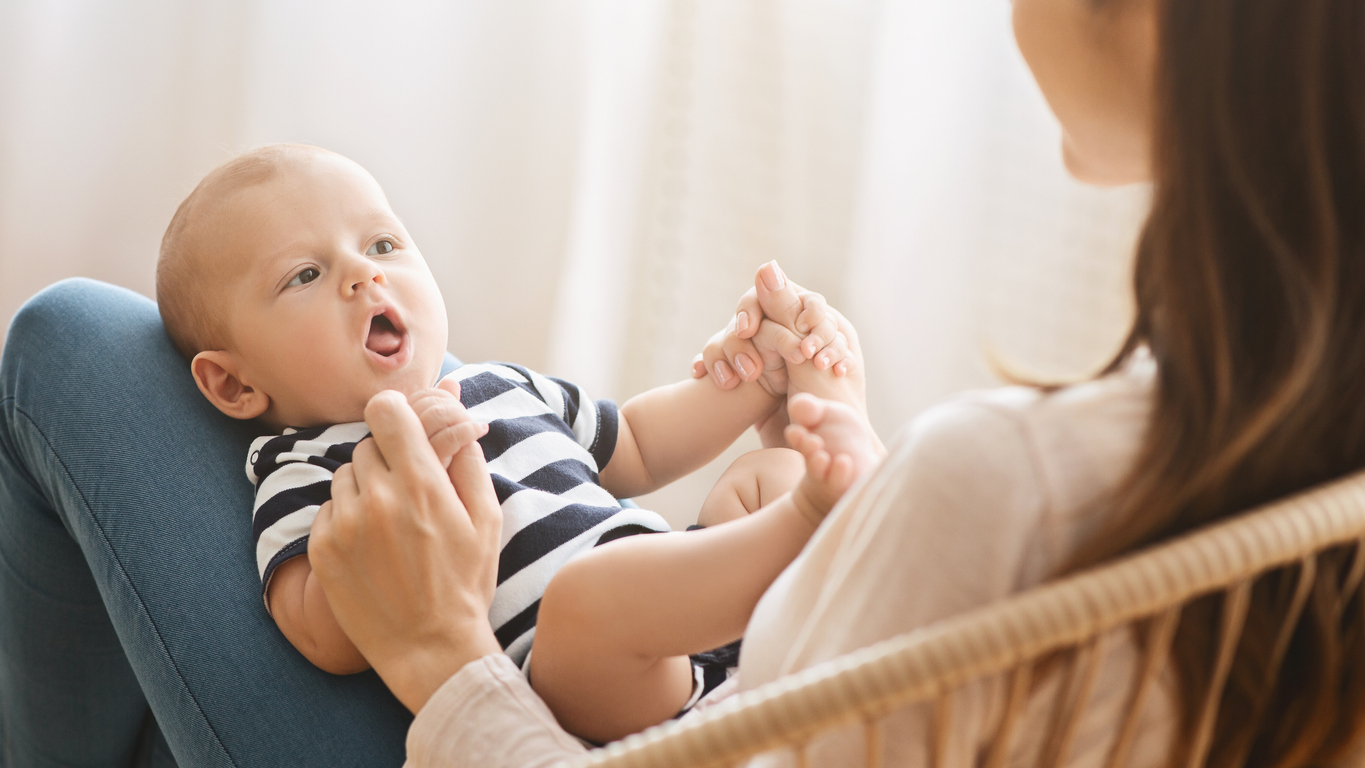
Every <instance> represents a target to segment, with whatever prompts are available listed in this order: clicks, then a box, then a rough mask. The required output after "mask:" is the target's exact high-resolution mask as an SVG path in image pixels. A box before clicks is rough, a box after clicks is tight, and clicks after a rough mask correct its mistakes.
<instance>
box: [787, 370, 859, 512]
mask: <svg viewBox="0 0 1365 768" xmlns="http://www.w3.org/2000/svg"><path fill="white" fill-rule="evenodd" d="M787 411H788V415H789V416H790V417H791V422H792V423H791V425H790V426H788V427H787V431H786V438H787V444H788V445H790V446H791V447H792V448H793V449H795V450H797V451H799V452H800V453H801V455H802V456H804V457H805V459H806V474H805V476H804V477H803V478H801V482H800V483H799V484H798V485H797V487H796V490H795V491H793V494H792V496H793V499H794V500H795V501H796V502H797V505H798V506H800V507H801V508H802V511H803V512H805V513H806V514H807V516H808V517H810V518H811V519H812V522H815V523H817V524H818V522H819V521H820V520H823V519H824V517H825V515H827V514H829V511H830V510H831V509H833V508H834V505H835V503H837V502H838V501H839V497H841V496H843V495H844V492H846V491H847V490H848V489H849V486H851V485H853V483H854V482H855V481H856V480H857V479H858V478H860V477H862V476H863V475H864V474H866V473H867V472H868V471H869V470H871V469H872V468H873V467H876V466H877V464H879V463H881V460H882V449H881V442H880V441H878V440H877V439H876V437H875V436H874V435H873V434H872V428H871V427H870V426H868V424H867V422H866V421H864V420H863V417H862V415H861V414H860V413H858V411H857V410H855V409H854V408H853V407H852V406H850V405H848V404H847V403H842V402H839V401H836V400H822V399H821V398H818V397H815V396H813V395H808V394H800V395H796V396H795V397H793V398H792V399H791V400H790V401H789V402H788V404H787Z"/></svg>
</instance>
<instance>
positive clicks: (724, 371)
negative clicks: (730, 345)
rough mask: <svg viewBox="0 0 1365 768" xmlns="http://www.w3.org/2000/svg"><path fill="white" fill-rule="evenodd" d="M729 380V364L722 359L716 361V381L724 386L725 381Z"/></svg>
mask: <svg viewBox="0 0 1365 768" xmlns="http://www.w3.org/2000/svg"><path fill="white" fill-rule="evenodd" d="M729 380H730V366H728V365H726V364H725V361H724V360H722V361H720V362H719V363H716V383H717V384H720V385H721V386H725V382H727V381H729Z"/></svg>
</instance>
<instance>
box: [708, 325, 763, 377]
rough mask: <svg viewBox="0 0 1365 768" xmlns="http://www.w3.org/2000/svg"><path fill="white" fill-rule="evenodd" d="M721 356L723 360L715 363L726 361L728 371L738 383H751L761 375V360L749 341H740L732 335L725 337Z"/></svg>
mask: <svg viewBox="0 0 1365 768" xmlns="http://www.w3.org/2000/svg"><path fill="white" fill-rule="evenodd" d="M721 354H722V355H724V360H720V361H717V362H726V361H728V362H729V370H731V371H733V372H734V374H735V375H737V376H738V377H739V379H740V381H753V380H754V379H757V378H758V377H759V376H761V375H762V374H763V363H762V360H763V358H762V357H761V356H760V355H759V354H758V349H757V348H755V347H754V343H753V342H752V341H750V340H749V339H741V338H739V337H738V336H735V335H733V334H732V335H729V336H726V337H725V339H724V340H723V341H722V342H721Z"/></svg>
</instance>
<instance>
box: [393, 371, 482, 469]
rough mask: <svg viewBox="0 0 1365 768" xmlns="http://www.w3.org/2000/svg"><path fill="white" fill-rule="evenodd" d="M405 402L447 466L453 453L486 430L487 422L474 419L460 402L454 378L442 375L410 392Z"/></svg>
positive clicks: (442, 463)
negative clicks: (432, 384) (430, 384)
mask: <svg viewBox="0 0 1365 768" xmlns="http://www.w3.org/2000/svg"><path fill="white" fill-rule="evenodd" d="M408 404H409V405H411V406H412V410H413V411H414V412H415V413H416V414H417V418H418V419H420V420H421V422H422V429H423V430H424V431H425V432H426V433H427V440H429V441H430V442H431V447H432V450H434V451H436V458H437V459H439V460H440V462H441V466H442V467H445V468H447V469H449V467H450V461H451V459H453V458H455V454H457V453H459V452H460V451H462V450H464V448H465V446H467V445H469V444H470V443H473V442H474V441H476V440H478V439H479V438H481V437H483V436H484V435H486V434H488V425H487V424H480V423H478V422H476V421H474V419H473V418H472V417H471V416H470V415H469V411H467V410H465V407H464V405H463V404H461V403H460V382H458V381H456V380H454V379H442V380H441V382H440V383H439V384H437V385H436V387H435V388H433V389H422V390H418V391H417V392H414V393H412V394H411V395H409V396H408Z"/></svg>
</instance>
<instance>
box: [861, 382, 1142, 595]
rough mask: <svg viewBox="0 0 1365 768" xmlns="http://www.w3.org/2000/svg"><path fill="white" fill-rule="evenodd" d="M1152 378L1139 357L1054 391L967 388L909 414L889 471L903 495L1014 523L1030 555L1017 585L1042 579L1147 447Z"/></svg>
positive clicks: (1102, 510)
mask: <svg viewBox="0 0 1365 768" xmlns="http://www.w3.org/2000/svg"><path fill="white" fill-rule="evenodd" d="M1153 379H1154V376H1153V371H1152V369H1151V367H1150V366H1149V365H1145V364H1142V362H1141V361H1137V362H1136V363H1135V364H1132V365H1129V366H1128V367H1126V368H1124V369H1123V370H1121V371H1118V372H1116V373H1113V374H1110V375H1107V376H1104V377H1101V378H1098V379H1095V380H1092V381H1088V382H1085V383H1081V384H1076V385H1072V386H1069V387H1065V388H1062V389H1057V390H1052V391H1048V390H1044V389H1040V388H1035V387H1024V386H1010V387H1000V388H996V389H990V390H982V391H975V392H968V393H964V394H962V395H959V396H957V397H954V398H952V399H950V400H948V401H945V402H943V403H941V404H939V405H937V406H935V407H933V408H930V409H929V410H927V411H925V412H924V413H922V414H921V415H920V416H918V417H916V418H915V419H913V420H911V422H910V423H909V424H907V425H906V427H905V428H904V429H903V430H902V431H901V433H900V434H899V435H898V437H897V438H896V439H895V440H894V441H893V443H892V445H891V447H890V450H889V454H888V456H887V466H885V467H883V470H884V472H885V473H886V474H887V475H888V476H890V477H895V478H897V480H898V482H899V483H903V484H904V485H902V487H901V489H900V490H901V493H903V494H907V495H909V496H913V497H915V498H918V499H925V498H929V499H937V500H938V503H937V504H935V505H934V506H935V507H936V508H938V509H941V510H944V511H945V512H946V514H949V515H951V516H952V517H954V518H958V519H964V518H965V519H974V520H975V525H982V526H985V525H989V526H1003V527H1002V528H1000V529H998V530H999V532H1000V533H1002V535H1004V533H1005V529H1008V535H1007V536H1005V538H1008V539H1011V540H1014V541H1016V542H1017V544H1018V545H1019V546H1020V547H1021V550H1020V553H1021V555H1022V557H1023V558H1024V560H1023V562H1021V563H1020V564H1019V568H1020V569H1019V571H1018V576H1019V582H1018V583H1017V584H1016V586H1023V585H1024V584H1027V583H1032V582H1035V581H1037V580H1039V579H1041V578H1043V577H1044V576H1045V575H1046V574H1047V573H1048V572H1050V571H1051V570H1053V569H1054V567H1055V565H1056V564H1057V563H1058V562H1061V561H1062V560H1063V559H1065V557H1067V556H1068V553H1070V552H1071V551H1073V550H1074V548H1075V547H1076V546H1078V544H1079V542H1080V541H1082V540H1084V539H1085V538H1086V537H1087V536H1089V535H1091V534H1092V533H1093V531H1094V529H1095V526H1097V525H1100V524H1101V523H1102V520H1103V517H1104V515H1105V514H1106V512H1107V510H1108V506H1107V505H1106V504H1105V503H1104V502H1105V500H1106V498H1107V497H1108V494H1110V493H1111V492H1112V491H1113V490H1114V489H1115V488H1116V487H1117V486H1118V484H1119V483H1120V482H1122V480H1123V478H1124V477H1125V476H1126V475H1127V473H1128V471H1129V469H1130V468H1131V466H1132V463H1133V461H1134V459H1135V457H1136V454H1137V450H1138V448H1139V446H1140V444H1141V440H1142V435H1143V432H1144V430H1145V428H1146V424H1147V417H1148V414H1149V412H1150V408H1151V402H1152V385H1153Z"/></svg>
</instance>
